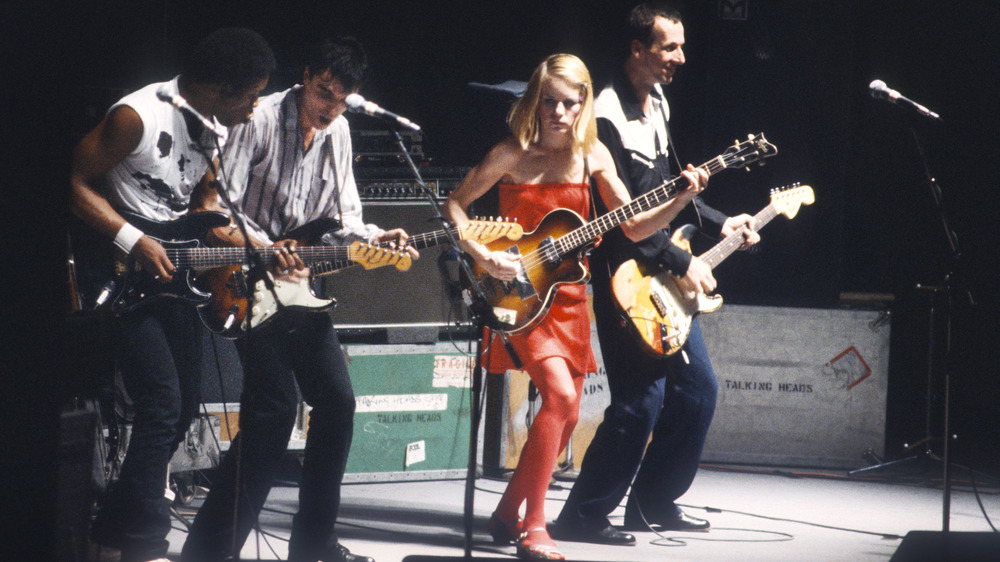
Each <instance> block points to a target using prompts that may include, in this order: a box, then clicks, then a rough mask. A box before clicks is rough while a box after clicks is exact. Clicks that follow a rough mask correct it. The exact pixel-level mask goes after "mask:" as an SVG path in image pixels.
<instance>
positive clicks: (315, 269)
mask: <svg viewBox="0 0 1000 562" xmlns="http://www.w3.org/2000/svg"><path fill="white" fill-rule="evenodd" d="M314 222H316V221H314ZM311 225H313V223H310V224H307V225H304V226H302V227H300V229H296V230H295V231H293V232H290V233H288V235H287V236H286V237H287V238H291V239H293V240H299V241H301V242H303V243H306V242H308V241H310V240H315V239H316V238H318V236H317V234H319V235H321V234H322V232H321V231H324V230H323V229H322V228H316V227H311ZM307 227H311V228H307ZM303 229H305V230H303ZM329 230H332V228H331V229H329ZM450 230H451V234H452V236H455V237H456V238H462V239H467V240H476V241H478V242H480V243H484V244H485V243H488V242H492V241H494V240H497V239H499V238H505V239H508V240H517V239H518V238H520V237H521V236H522V235H523V234H524V229H522V228H521V225H519V224H517V223H516V222H503V221H488V220H472V221H469V222H468V223H466V224H465V225H463V226H462V227H461V228H457V227H451V229H450ZM448 239H449V238H448V234H447V233H446V232H445V231H444V230H443V229H442V230H436V231H433V232H425V233H422V234H415V235H413V236H410V238H409V241H408V245H410V246H413V247H414V248H416V249H417V250H422V249H424V248H428V247H431V246H436V245H438V244H441V243H443V242H446V241H448ZM355 244H357V243H355ZM320 247H321V248H322V246H320ZM360 250H361V255H353V256H339V257H330V258H327V259H312V260H310V259H307V254H306V253H305V252H303V248H302V247H299V250H298V253H299V255H300V256H301V257H302V259H303V261H305V262H306V265H310V278H312V277H317V276H320V275H328V274H331V273H335V272H337V271H340V270H342V269H345V268H347V267H353V266H357V265H360V266H362V267H364V268H365V269H371V268H372V267H380V266H381V265H388V263H382V261H384V259H385V258H388V257H390V256H391V258H392V264H393V265H395V266H396V269H398V270H400V271H405V270H407V269H409V267H410V263H411V258H410V256H409V254H407V253H406V252H405V251H403V250H399V251H394V250H391V249H388V248H387V247H384V246H369V245H364V246H363V247H362V248H360ZM266 275H267V276H268V279H267V280H264V279H256V280H253V282H252V283H251V282H250V281H251V280H250V279H248V274H247V269H246V268H245V267H240V266H237V267H220V268H216V269H213V270H209V271H206V272H204V273H202V274H200V275H199V276H198V277H197V279H196V284H197V285H198V286H199V287H201V288H202V289H204V290H205V292H207V293H210V294H211V295H212V298H211V301H210V302H209V304H208V306H205V307H202V308H200V309H199V312H200V313H201V317H202V321H203V322H204V323H205V325H206V326H208V327H209V329H211V330H212V331H214V332H217V333H219V334H221V335H223V336H225V337H236V336H239V335H240V334H242V333H244V332H246V330H247V329H248V328H256V327H258V326H260V325H262V324H264V323H265V322H267V321H268V320H270V319H271V318H273V317H274V316H275V315H276V314H277V313H278V312H279V311H280V310H282V309H284V308H298V309H306V310H310V311H314V312H321V311H324V310H328V309H330V308H331V307H333V306H335V305H336V303H337V301H336V299H332V298H331V299H325V298H320V297H317V296H316V295H315V294H314V293H313V292H312V289H311V287H310V284H309V278H302V279H299V280H297V281H290V280H278V279H275V278H274V277H273V276H272V275H271V273H270V272H267V273H266ZM268 284H271V285H272V286H273V289H274V290H273V292H272V291H271V289H269V288H268ZM248 296H250V297H252V303H251V308H250V317H249V319H248V318H247V313H246V311H247V297H248Z"/></svg>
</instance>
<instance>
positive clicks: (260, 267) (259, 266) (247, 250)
mask: <svg viewBox="0 0 1000 562" xmlns="http://www.w3.org/2000/svg"><path fill="white" fill-rule="evenodd" d="M199 147H200V151H201V154H202V156H203V157H204V158H205V159H206V161H207V162H208V165H209V168H210V169H212V170H213V172H215V176H216V178H215V182H214V183H215V186H214V187H215V191H216V193H217V194H218V195H219V199H221V200H222V203H223V204H224V205H225V207H226V208H227V209H229V212H230V214H231V215H232V220H233V222H235V223H236V227H237V228H238V229H239V231H240V234H242V235H243V249H244V254H245V256H246V261H247V266H248V272H247V277H246V283H247V286H248V290H247V291H246V294H245V299H246V315H247V316H245V317H244V318H245V321H246V323H247V329H246V336H245V340H244V346H245V351H249V347H250V345H251V332H252V330H251V326H250V315H251V311H252V309H253V303H252V299H253V298H254V297H253V294H254V291H252V290H249V289H250V288H252V287H253V286H254V284H256V280H257V279H261V280H263V281H264V286H265V287H267V290H268V291H270V292H271V294H272V295H273V296H274V301H275V303H276V304H277V306H278V311H279V313H280V311H281V309H282V308H283V305H282V303H281V300H280V299H279V298H278V295H277V293H276V291H275V290H274V281H273V280H272V279H271V277H270V276H269V275H268V274H267V268H266V266H265V264H264V259H263V257H262V256H261V255H260V254H259V253H258V252H257V251H255V250H254V247H253V244H252V243H251V242H250V234H249V231H248V230H247V227H246V222H245V221H244V220H243V216H242V215H241V214H240V212H239V211H238V210H237V208H236V205H235V204H233V201H232V199H230V198H229V192H228V191H227V190H226V185H225V183H226V181H227V180H226V175H227V174H226V171H225V166H224V165H223V161H222V146H221V145H220V144H219V136H218V135H215V150H216V151H217V152H218V153H219V163H218V168H216V166H215V163H214V160H213V159H212V158H211V157H210V155H209V154H208V153H207V152H206V150H205V147H203V146H201V145H200V143H199ZM221 388H222V386H221V385H220V389H221ZM223 403H225V399H224V397H223ZM234 440H235V438H234ZM230 452H231V453H235V454H236V478H235V482H234V483H233V498H234V500H233V542H232V544H231V545H230V548H231V549H232V553H233V556H234V560H236V561H238V560H239V559H240V549H239V545H237V544H236V541H237V533H236V524H237V519H238V515H239V498H240V495H241V490H242V485H241V482H240V479H241V478H240V473H241V470H240V466H241V464H242V462H241V461H242V458H243V440H242V439H240V440H239V442H238V443H236V451H232V448H230ZM255 526H256V522H255ZM258 531H259V529H258Z"/></svg>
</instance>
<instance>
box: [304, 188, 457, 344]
mask: <svg viewBox="0 0 1000 562" xmlns="http://www.w3.org/2000/svg"><path fill="white" fill-rule="evenodd" d="M363 207H364V208H363V217H364V220H365V222H367V223H374V224H377V225H378V226H380V227H381V228H384V229H387V230H388V229H392V228H402V229H404V230H405V231H406V232H407V233H408V234H419V233H422V232H429V231H434V230H439V229H441V224H440V223H439V222H438V221H437V220H435V218H434V211H433V209H432V208H431V206H430V203H429V202H428V201H426V200H420V199H385V200H377V199H370V198H369V199H368V200H366V201H365V203H364V206H363ZM458 267H459V264H458V262H457V257H456V254H455V252H454V251H453V250H452V249H451V248H449V247H447V245H446V244H444V245H439V246H432V247H429V248H424V249H423V250H421V251H420V259H418V260H415V261H414V262H413V264H412V265H411V266H410V268H409V269H408V270H407V271H398V270H397V269H396V268H394V267H391V266H387V267H380V268H376V269H370V270H366V269H364V268H362V267H350V268H346V269H343V270H341V271H338V272H336V273H332V274H330V275H323V276H320V277H319V278H318V279H319V280H320V284H321V286H320V287H317V291H316V292H317V294H322V295H324V296H326V297H327V298H329V297H333V298H335V299H337V306H335V307H334V308H333V309H332V310H330V315H331V317H332V318H333V323H334V325H335V326H336V327H337V329H338V331H340V332H341V333H348V334H350V333H351V332H352V331H371V330H374V329H377V330H386V329H388V330H390V331H391V333H390V340H391V341H392V343H419V342H428V341H432V340H435V341H436V339H437V338H438V333H439V331H440V329H441V328H445V327H447V326H454V325H455V322H456V321H463V322H464V321H465V320H466V319H467V314H466V311H465V305H464V304H463V303H462V300H461V291H460V288H459V284H458Z"/></svg>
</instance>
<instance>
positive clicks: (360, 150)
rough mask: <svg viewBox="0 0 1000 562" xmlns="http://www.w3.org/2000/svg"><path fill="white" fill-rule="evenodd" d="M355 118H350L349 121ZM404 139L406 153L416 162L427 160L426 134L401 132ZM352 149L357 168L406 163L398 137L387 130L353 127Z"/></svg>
mask: <svg viewBox="0 0 1000 562" xmlns="http://www.w3.org/2000/svg"><path fill="white" fill-rule="evenodd" d="M351 117H353V116H350V115H349V116H348V120H350V119H351ZM399 134H400V136H401V137H402V139H403V146H404V147H405V148H406V153H407V154H409V156H410V158H412V159H413V161H414V162H422V161H424V159H425V156H424V149H423V142H424V134H423V133H421V132H420V131H399ZM351 148H352V150H353V152H354V162H355V166H358V165H365V164H372V165H400V164H403V163H405V162H406V159H405V158H404V157H403V154H402V153H401V152H400V147H399V141H398V140H397V139H396V135H395V134H394V133H392V132H390V131H387V130H385V129H374V130H369V129H358V128H355V127H353V126H352V127H351Z"/></svg>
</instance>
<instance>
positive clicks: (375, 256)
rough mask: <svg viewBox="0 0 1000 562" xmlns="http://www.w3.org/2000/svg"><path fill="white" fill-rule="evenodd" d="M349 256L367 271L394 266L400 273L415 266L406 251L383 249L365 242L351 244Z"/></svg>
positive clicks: (348, 251) (348, 250)
mask: <svg viewBox="0 0 1000 562" xmlns="http://www.w3.org/2000/svg"><path fill="white" fill-rule="evenodd" d="M347 256H348V258H349V259H350V260H351V261H353V262H355V263H357V264H360V265H361V267H363V268H365V269H375V268H376V267H383V266H386V265H394V266H396V269H398V270H399V271H406V270H407V269H410V266H411V265H413V258H411V257H410V254H408V253H406V251H405V250H393V249H390V248H382V247H380V246H373V245H371V244H365V243H364V242H353V243H351V245H350V246H349V247H348V249H347Z"/></svg>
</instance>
